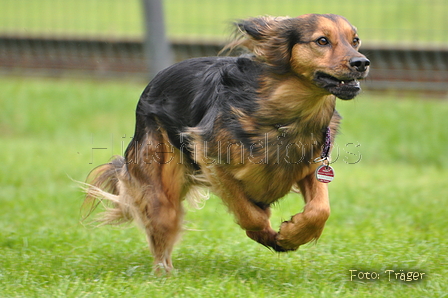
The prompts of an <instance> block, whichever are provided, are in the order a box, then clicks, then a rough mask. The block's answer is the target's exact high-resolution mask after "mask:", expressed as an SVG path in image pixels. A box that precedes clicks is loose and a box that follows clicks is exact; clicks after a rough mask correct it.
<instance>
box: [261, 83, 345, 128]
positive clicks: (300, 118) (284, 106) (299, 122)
mask: <svg viewBox="0 0 448 298" xmlns="http://www.w3.org/2000/svg"><path fill="white" fill-rule="evenodd" d="M262 86H263V87H262V92H261V99H260V106H259V107H260V108H259V110H258V113H257V115H256V116H257V118H258V119H260V120H261V121H260V122H261V123H262V124H264V125H274V126H277V127H288V129H290V128H295V129H296V130H300V131H297V133H300V132H302V133H303V132H318V131H321V130H322V128H324V127H327V126H328V125H329V124H330V120H331V118H332V116H333V113H334V111H335V106H336V97H335V96H334V95H331V94H327V93H325V92H324V91H322V90H321V89H320V88H318V87H317V86H315V85H314V84H312V83H311V82H309V81H307V80H304V79H302V78H299V77H297V76H293V75H291V76H289V77H288V78H287V79H286V80H282V81H279V80H276V79H265V80H264V81H263V82H262ZM273 121H275V122H273Z"/></svg>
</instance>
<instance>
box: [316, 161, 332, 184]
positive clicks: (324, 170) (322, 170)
mask: <svg viewBox="0 0 448 298" xmlns="http://www.w3.org/2000/svg"><path fill="white" fill-rule="evenodd" d="M316 179H317V180H318V181H319V182H322V183H329V182H331V181H333V179H334V170H333V168H332V167H330V166H327V165H321V166H320V167H318V168H317V169H316Z"/></svg>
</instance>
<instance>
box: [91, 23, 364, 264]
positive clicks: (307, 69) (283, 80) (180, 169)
mask: <svg viewBox="0 0 448 298" xmlns="http://www.w3.org/2000/svg"><path fill="white" fill-rule="evenodd" d="M311 17H312V21H311ZM253 20H254V24H255V25H253V28H255V29H254V30H255V31H256V34H252V35H251V34H249V33H248V32H246V31H244V30H240V36H239V37H238V38H237V39H236V41H235V42H233V43H232V44H231V45H230V46H229V47H230V48H232V47H235V46H245V47H247V48H248V49H249V50H250V51H251V52H252V53H253V54H254V58H253V59H254V61H256V62H257V63H260V64H261V65H264V66H265V67H266V69H268V70H267V71H266V72H265V73H264V75H263V76H262V77H261V78H260V87H259V90H258V97H257V98H256V99H255V100H256V101H257V104H258V107H259V108H258V109H257V110H256V112H255V113H249V112H248V111H245V110H244V109H241V108H236V107H235V108H232V110H231V113H232V117H234V118H235V119H237V121H238V123H239V124H240V126H241V128H242V129H243V130H244V131H245V132H247V133H248V134H249V135H250V136H251V140H253V144H254V147H257V146H258V149H260V150H253V151H250V150H247V149H248V148H244V146H243V145H242V143H241V141H240V140H239V139H237V138H235V136H234V134H233V133H232V132H231V131H229V129H228V128H227V127H226V126H225V123H224V121H220V119H219V116H218V117H217V119H216V120H215V122H214V123H215V124H214V132H215V133H214V135H213V136H212V137H211V139H210V138H209V139H207V140H205V139H204V138H203V132H202V130H201V128H200V127H190V128H188V129H186V130H185V133H186V134H188V136H189V138H191V140H193V142H191V143H192V144H194V145H192V146H194V148H192V147H190V148H175V147H174V146H172V145H171V143H170V139H169V137H168V134H167V131H166V129H165V128H164V127H163V125H159V127H158V128H157V129H156V130H151V129H150V128H146V129H145V138H144V140H143V141H140V143H137V142H134V143H131V144H130V146H129V147H128V150H127V152H126V156H125V159H123V158H118V159H115V160H114V162H112V163H111V164H106V165H103V166H101V167H99V168H98V169H97V170H96V171H94V172H93V173H92V176H91V177H92V178H91V179H90V183H91V186H90V188H89V189H88V192H87V202H93V200H95V199H98V198H99V199H104V198H105V199H109V200H111V201H112V202H113V208H111V209H109V210H107V213H106V216H105V218H104V219H105V221H106V222H107V223H114V222H122V221H128V220H132V219H134V220H136V221H137V222H138V223H139V224H140V225H141V226H142V227H143V228H144V229H145V231H146V234H147V236H148V242H149V245H150V248H151V251H152V254H153V256H154V264H155V266H156V267H163V268H165V269H166V270H168V271H169V270H170V269H171V268H172V267H173V266H172V261H171V252H172V249H173V246H174V244H175V242H176V241H177V240H178V238H179V233H180V231H181V222H182V217H183V214H184V211H183V208H182V200H183V199H184V198H185V197H186V195H187V194H188V193H189V191H190V190H191V188H192V187H195V186H198V185H199V186H203V187H208V188H210V189H211V190H212V192H214V193H215V194H217V195H218V196H219V197H220V198H221V199H222V200H223V202H224V203H225V205H226V206H227V207H228V209H229V210H230V212H232V213H233V214H234V215H235V217H236V221H237V223H238V224H239V225H240V226H241V227H242V228H243V229H244V230H246V233H247V235H248V236H249V237H250V238H252V239H254V240H255V241H257V242H259V243H261V244H263V245H265V246H268V247H272V248H274V249H275V250H278V251H288V250H295V249H297V248H298V247H299V246H300V245H302V244H305V243H307V242H310V241H312V240H315V239H318V238H319V237H320V235H321V233H322V230H323V228H324V225H325V222H326V221H327V219H328V217H329V215H330V205H329V198H328V189H327V185H326V184H324V183H320V182H318V181H317V180H316V178H315V177H314V171H315V170H316V168H317V166H319V164H316V163H313V162H312V161H313V160H314V159H316V158H318V157H319V156H320V154H321V151H322V149H321V148H322V145H323V142H324V140H323V137H322V129H323V128H325V127H330V129H331V136H332V140H333V138H334V136H335V135H336V133H337V130H338V125H339V121H340V117H339V115H338V113H337V112H336V111H335V104H336V97H335V96H334V95H332V94H330V93H329V92H328V91H327V90H325V89H323V88H321V87H319V86H317V85H316V84H315V83H314V82H313V80H314V77H315V74H316V72H318V71H322V72H325V73H326V74H329V75H331V76H334V77H336V78H344V77H346V76H347V75H346V74H347V73H348V72H349V71H350V66H349V59H351V58H352V57H363V56H362V55H361V54H360V53H358V51H357V50H358V47H359V44H355V43H356V39H355V38H356V37H357V34H356V30H355V28H354V27H352V26H351V25H350V24H349V23H348V22H347V21H346V20H345V19H344V18H342V17H338V16H331V17H323V16H317V17H316V16H314V15H313V16H311V15H304V16H300V17H298V18H296V19H289V18H272V17H264V18H259V19H253ZM248 22H250V20H248ZM296 22H298V23H300V24H304V26H307V28H306V30H304V31H303V32H301V33H300V34H302V35H306V36H301V38H302V39H304V40H306V42H300V43H297V44H295V45H293V46H292V48H291V47H288V40H286V38H285V37H284V36H285V34H283V33H282V32H284V31H285V30H290V28H291V26H292V24H295V23H296ZM257 26H258V27H257ZM320 36H325V37H326V38H328V39H329V40H330V41H331V44H332V46H331V47H323V46H319V44H317V43H316V42H314V41H315V40H317V39H318V38H319V37H320ZM352 41H353V42H352ZM147 144H152V145H154V144H159V145H160V144H163V145H160V146H159V145H158V146H147ZM267 144H271V145H273V146H274V147H272V148H271V149H270V150H268V149H269V148H267V146H268V145H267ZM291 144H295V145H291ZM298 144H299V145H300V144H301V145H302V146H299V145H298ZM205 146H207V147H205ZM244 149H246V150H244ZM187 152H195V154H196V155H195V156H194V159H195V162H197V164H198V165H199V168H200V169H201V171H202V173H201V175H200V177H195V175H196V174H197V172H196V170H195V169H194V168H193V167H192V166H191V164H189V163H185V162H183V161H184V160H186V159H188V156H187ZM204 152H205V153H207V155H205V154H204ZM285 156H286V157H287V158H285ZM293 188H296V189H300V192H301V193H302V195H303V197H304V200H305V203H306V205H305V207H304V210H303V212H301V213H298V214H296V215H294V216H293V217H292V218H291V220H289V221H286V222H284V223H282V225H281V227H280V231H279V232H276V231H274V230H273V229H272V228H271V224H270V221H269V217H270V213H271V212H270V207H269V206H270V205H271V204H272V203H274V202H276V201H277V200H278V199H279V198H281V197H283V196H284V195H285V194H287V193H288V192H289V191H290V190H291V189H293Z"/></svg>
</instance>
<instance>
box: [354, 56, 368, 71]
mask: <svg viewBox="0 0 448 298" xmlns="http://www.w3.org/2000/svg"><path fill="white" fill-rule="evenodd" d="M369 65H370V60H369V59H367V58H366V57H355V58H352V59H350V66H351V67H354V68H355V69H356V70H357V71H366V69H367V66H369Z"/></svg>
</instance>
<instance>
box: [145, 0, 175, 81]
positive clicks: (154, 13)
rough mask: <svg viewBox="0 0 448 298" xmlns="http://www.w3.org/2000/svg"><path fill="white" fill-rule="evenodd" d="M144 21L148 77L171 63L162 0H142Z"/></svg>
mask: <svg viewBox="0 0 448 298" xmlns="http://www.w3.org/2000/svg"><path fill="white" fill-rule="evenodd" d="M142 1H143V13H144V16H143V17H144V22H145V40H144V52H145V58H146V63H147V65H148V72H149V78H150V79H152V78H153V77H154V76H155V75H156V74H157V73H158V72H159V71H161V70H162V69H164V68H166V67H168V66H169V65H171V64H172V63H173V54H172V52H171V47H170V44H169V43H168V39H167V37H166V34H165V22H164V12H163V5H162V0H142Z"/></svg>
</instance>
